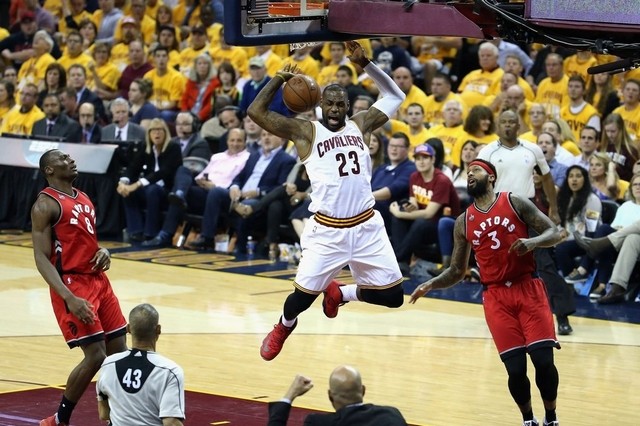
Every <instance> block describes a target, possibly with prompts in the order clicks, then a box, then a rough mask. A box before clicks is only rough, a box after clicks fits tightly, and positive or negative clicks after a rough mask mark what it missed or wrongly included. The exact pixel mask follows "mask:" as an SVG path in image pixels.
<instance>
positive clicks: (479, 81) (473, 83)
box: [458, 68, 504, 108]
mask: <svg viewBox="0 0 640 426" xmlns="http://www.w3.org/2000/svg"><path fill="white" fill-rule="evenodd" d="M503 74H504V70H503V69H502V68H496V69H495V70H493V71H491V72H489V71H484V70H482V69H479V70H474V71H471V72H470V73H469V74H467V75H466V76H465V77H464V78H463V79H462V83H460V87H459V88H458V93H460V96H462V99H463V100H464V103H465V104H466V105H467V106H468V107H469V108H473V107H474V106H476V105H482V103H483V102H484V99H485V97H486V96H489V95H497V94H498V93H500V79H501V78H502V75H503Z"/></svg>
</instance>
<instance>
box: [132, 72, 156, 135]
mask: <svg viewBox="0 0 640 426" xmlns="http://www.w3.org/2000/svg"><path fill="white" fill-rule="evenodd" d="M152 92H153V86H152V84H151V82H150V81H149V80H145V79H143V78H136V79H135V80H133V81H132V82H131V85H130V86H129V104H131V114H132V116H131V119H130V120H129V121H131V122H132V123H135V124H139V125H141V126H142V127H144V128H148V126H149V123H150V121H151V120H152V119H154V118H160V111H158V108H156V107H155V106H153V105H152V104H151V102H149V98H151V93H152Z"/></svg>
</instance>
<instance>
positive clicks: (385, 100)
mask: <svg viewBox="0 0 640 426" xmlns="http://www.w3.org/2000/svg"><path fill="white" fill-rule="evenodd" d="M364 70H365V72H366V73H367V74H368V75H369V77H371V79H372V80H373V81H374V83H376V86H377V87H378V89H379V90H380V99H378V100H377V101H376V103H374V104H373V105H372V106H373V107H374V108H376V109H377V110H379V111H382V112H383V113H384V114H385V115H386V116H387V117H391V116H392V115H393V114H394V113H395V112H396V111H397V110H398V108H400V105H401V104H402V102H403V101H404V99H405V98H406V95H405V94H404V93H403V92H402V90H400V88H399V87H398V86H397V85H396V83H395V82H394V81H393V79H391V77H389V76H388V75H387V74H386V73H385V72H384V71H382V70H381V69H380V68H378V67H377V66H376V65H375V64H374V63H372V62H369V63H368V64H367V65H366V66H365V67H364Z"/></svg>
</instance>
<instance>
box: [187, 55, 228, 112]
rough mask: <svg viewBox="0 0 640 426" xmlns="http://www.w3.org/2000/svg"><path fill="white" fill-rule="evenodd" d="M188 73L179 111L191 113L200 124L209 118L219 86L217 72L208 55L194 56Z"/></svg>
mask: <svg viewBox="0 0 640 426" xmlns="http://www.w3.org/2000/svg"><path fill="white" fill-rule="evenodd" d="M193 62H194V64H193V66H192V67H191V70H190V71H189V79H188V80H187V84H186V86H185V88H184V92H183V93H182V101H181V102H180V110H181V111H191V112H192V113H193V114H195V115H197V116H198V117H199V118H200V120H201V121H202V122H205V121H207V120H208V119H209V118H211V107H212V106H213V93H214V91H215V89H216V88H217V87H218V86H220V80H218V77H217V75H218V72H217V70H216V68H215V67H214V66H213V62H212V61H211V57H210V56H209V55H208V54H206V53H205V54H202V55H199V56H196V58H195V59H194V60H193Z"/></svg>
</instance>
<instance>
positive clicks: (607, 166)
mask: <svg viewBox="0 0 640 426" xmlns="http://www.w3.org/2000/svg"><path fill="white" fill-rule="evenodd" d="M589 178H590V180H591V186H592V187H593V192H594V193H595V194H596V195H597V196H598V198H599V199H601V200H613V201H615V200H616V199H617V198H618V174H617V173H616V166H615V164H613V162H612V161H611V160H610V159H609V157H608V156H607V154H605V153H603V152H594V153H593V155H592V156H591V159H590V160H589Z"/></svg>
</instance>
